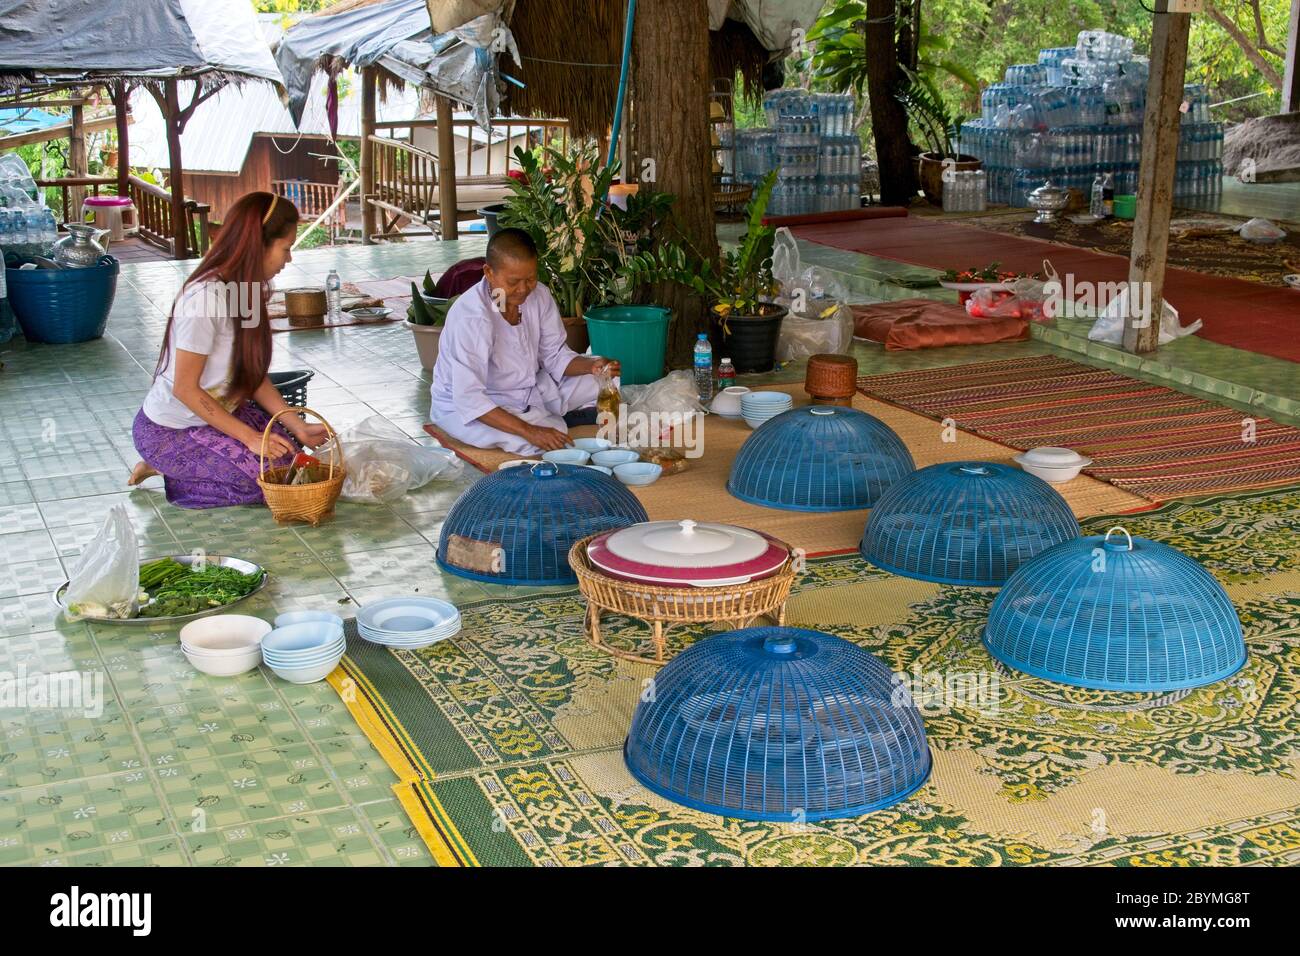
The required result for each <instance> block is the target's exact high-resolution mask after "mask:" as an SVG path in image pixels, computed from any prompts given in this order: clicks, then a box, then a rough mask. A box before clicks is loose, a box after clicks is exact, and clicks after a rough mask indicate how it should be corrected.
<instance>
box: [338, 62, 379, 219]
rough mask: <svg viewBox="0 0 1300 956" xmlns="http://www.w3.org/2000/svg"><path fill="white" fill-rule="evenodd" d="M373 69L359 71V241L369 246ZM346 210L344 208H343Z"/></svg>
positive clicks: (372, 189) (372, 187) (372, 214)
mask: <svg viewBox="0 0 1300 956" xmlns="http://www.w3.org/2000/svg"><path fill="white" fill-rule="evenodd" d="M374 135H375V68H374V67H371V66H367V67H363V68H362V70H361V241H362V242H364V243H365V244H366V245H370V243H371V242H372V241H373V240H372V239H371V238H370V237H371V236H373V235H374V234H375V232H376V229H375V207H374V206H372V205H370V198H371V197H372V196H373V195H374V193H375V145H374V143H372V142H370V137H371V136H374ZM344 208H346V207H344Z"/></svg>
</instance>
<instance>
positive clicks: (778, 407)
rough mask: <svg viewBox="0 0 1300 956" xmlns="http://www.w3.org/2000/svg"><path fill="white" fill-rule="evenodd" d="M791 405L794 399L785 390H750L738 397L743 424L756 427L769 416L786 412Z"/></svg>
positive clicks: (772, 416)
mask: <svg viewBox="0 0 1300 956" xmlns="http://www.w3.org/2000/svg"><path fill="white" fill-rule="evenodd" d="M793 405H794V399H792V398H791V397H790V396H789V395H787V394H786V393H785V392H750V393H749V394H748V395H742V396H741V397H740V414H741V415H742V416H744V419H745V424H747V425H748V426H749V427H750V428H757V427H758V426H759V425H761V424H763V423H764V422H765V421H767V420H768V419H769V418H775V417H776V416H777V415H780V414H781V413H783V412H788V411H789V410H790V408H791V407H792V406H793Z"/></svg>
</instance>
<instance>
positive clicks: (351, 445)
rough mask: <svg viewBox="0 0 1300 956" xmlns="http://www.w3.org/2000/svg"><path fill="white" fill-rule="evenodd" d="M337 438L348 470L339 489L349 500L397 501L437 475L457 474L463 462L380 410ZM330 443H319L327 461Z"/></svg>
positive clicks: (366, 501) (374, 502) (376, 502)
mask: <svg viewBox="0 0 1300 956" xmlns="http://www.w3.org/2000/svg"><path fill="white" fill-rule="evenodd" d="M337 439H338V441H339V443H340V445H341V446H342V447H343V448H344V449H345V450H346V451H347V456H346V458H345V459H344V461H345V463H346V465H347V475H346V476H345V477H344V479H343V490H342V492H341V493H340V496H341V497H342V498H343V499H344V500H345V501H359V502H363V503H366V504H379V503H382V502H388V501H396V500H397V499H398V498H400V497H402V495H404V494H406V493H407V492H408V491H414V490H415V489H416V488H419V487H421V486H423V485H426V484H428V483H429V482H430V481H432V480H433V479H434V478H438V477H442V478H452V477H455V476H456V475H459V474H460V472H461V469H462V468H463V467H464V466H463V465H462V463H461V460H460V459H459V458H457V457H456V453H455V452H453V451H452V450H451V449H449V448H431V447H429V446H428V445H421V444H419V443H417V442H415V441H413V440H412V439H411V438H409V437H407V435H405V434H404V433H403V432H402V431H401V429H399V428H398V427H397V426H396V425H394V424H393V423H392V422H390V421H388V420H387V419H386V418H384V417H383V416H382V415H371V416H370V417H369V418H367V419H365V420H364V421H361V422H359V423H358V424H356V425H353V426H352V427H351V428H349V429H347V430H346V431H343V432H341V433H339V435H338V436H337ZM332 444H333V442H326V443H325V444H324V445H322V446H321V447H320V448H318V449H317V450H316V453H315V454H316V457H317V458H319V459H320V460H321V461H328V460H329V455H330V452H331V446H332Z"/></svg>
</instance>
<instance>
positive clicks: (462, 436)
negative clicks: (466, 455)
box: [430, 229, 619, 455]
mask: <svg viewBox="0 0 1300 956" xmlns="http://www.w3.org/2000/svg"><path fill="white" fill-rule="evenodd" d="M601 371H608V372H609V373H610V374H612V375H618V372H619V365H618V362H616V361H614V360H612V359H604V358H601V357H599V356H590V355H579V354H578V353H577V352H575V351H573V350H572V349H571V348H569V347H568V345H567V344H566V342H565V336H564V322H563V321H562V319H561V318H560V311H559V309H558V308H557V307H556V305H555V299H554V298H552V296H551V293H550V290H548V289H547V288H546V286H544V285H542V284H541V283H539V282H538V281H537V247H536V246H535V245H534V244H533V241H532V239H531V238H530V237H529V235H528V234H527V233H526V232H524V231H522V230H520V229H503V230H501V231H500V232H498V233H497V234H496V235H495V236H493V237H492V239H491V240H490V241H489V242H488V247H487V264H486V265H485V266H484V269H483V280H482V281H481V282H479V284H478V285H476V286H475V287H474V288H472V289H470V290H469V291H468V292H466V293H465V294H463V295H462V296H461V297H460V298H459V299H457V300H456V302H455V304H454V305H453V306H452V307H451V310H450V311H449V312H448V314H447V323H446V327H445V328H444V329H443V331H442V334H441V335H440V336H439V340H438V360H437V362H436V363H434V368H433V387H432V389H431V396H432V404H431V407H430V416H431V418H432V420H433V423H434V424H435V425H436V426H438V427H439V428H441V429H442V430H443V431H445V432H446V433H447V434H449V435H451V436H452V437H453V438H456V439H458V440H459V441H462V442H464V443H465V444H467V445H474V446H476V447H478V448H501V449H504V450H505V451H508V452H511V453H513V454H519V455H535V454H538V453H540V452H544V451H551V450H554V449H557V448H563V447H565V446H566V445H568V444H570V441H569V435H568V431H567V426H566V424H565V416H566V415H571V414H572V413H575V412H580V411H581V410H584V409H589V408H590V409H592V410H593V414H592V415H591V418H592V420H593V421H594V420H595V419H594V407H595V404H596V398H597V396H598V394H599V390H600V386H599V384H598V382H597V379H596V373H598V372H601Z"/></svg>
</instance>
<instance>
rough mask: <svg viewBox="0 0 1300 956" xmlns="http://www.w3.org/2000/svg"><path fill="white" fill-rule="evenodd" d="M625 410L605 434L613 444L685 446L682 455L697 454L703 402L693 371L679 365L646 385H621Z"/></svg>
mask: <svg viewBox="0 0 1300 956" xmlns="http://www.w3.org/2000/svg"><path fill="white" fill-rule="evenodd" d="M623 404H624V406H625V407H626V409H627V411H626V414H625V415H624V416H621V417H620V419H619V420H618V422H617V426H618V432H617V433H616V434H605V432H604V431H603V430H602V432H601V435H602V437H605V438H609V439H610V440H611V441H615V442H616V443H617V444H626V445H629V446H631V447H632V448H638V449H641V448H673V447H678V446H681V447H685V448H687V449H688V450H687V452H686V457H688V458H695V457H698V452H697V451H695V449H696V448H697V447H698V441H697V439H698V437H699V435H700V432H701V424H700V423H701V421H702V420H703V417H704V406H703V405H702V404H700V393H699V390H698V389H697V388H696V387H695V372H694V371H692V370H689V369H679V370H677V371H676V372H669V373H668V374H667V375H665V376H664V377H663V378H661V379H659V380H658V381H657V382H651V383H650V384H649V385H624V386H623Z"/></svg>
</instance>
